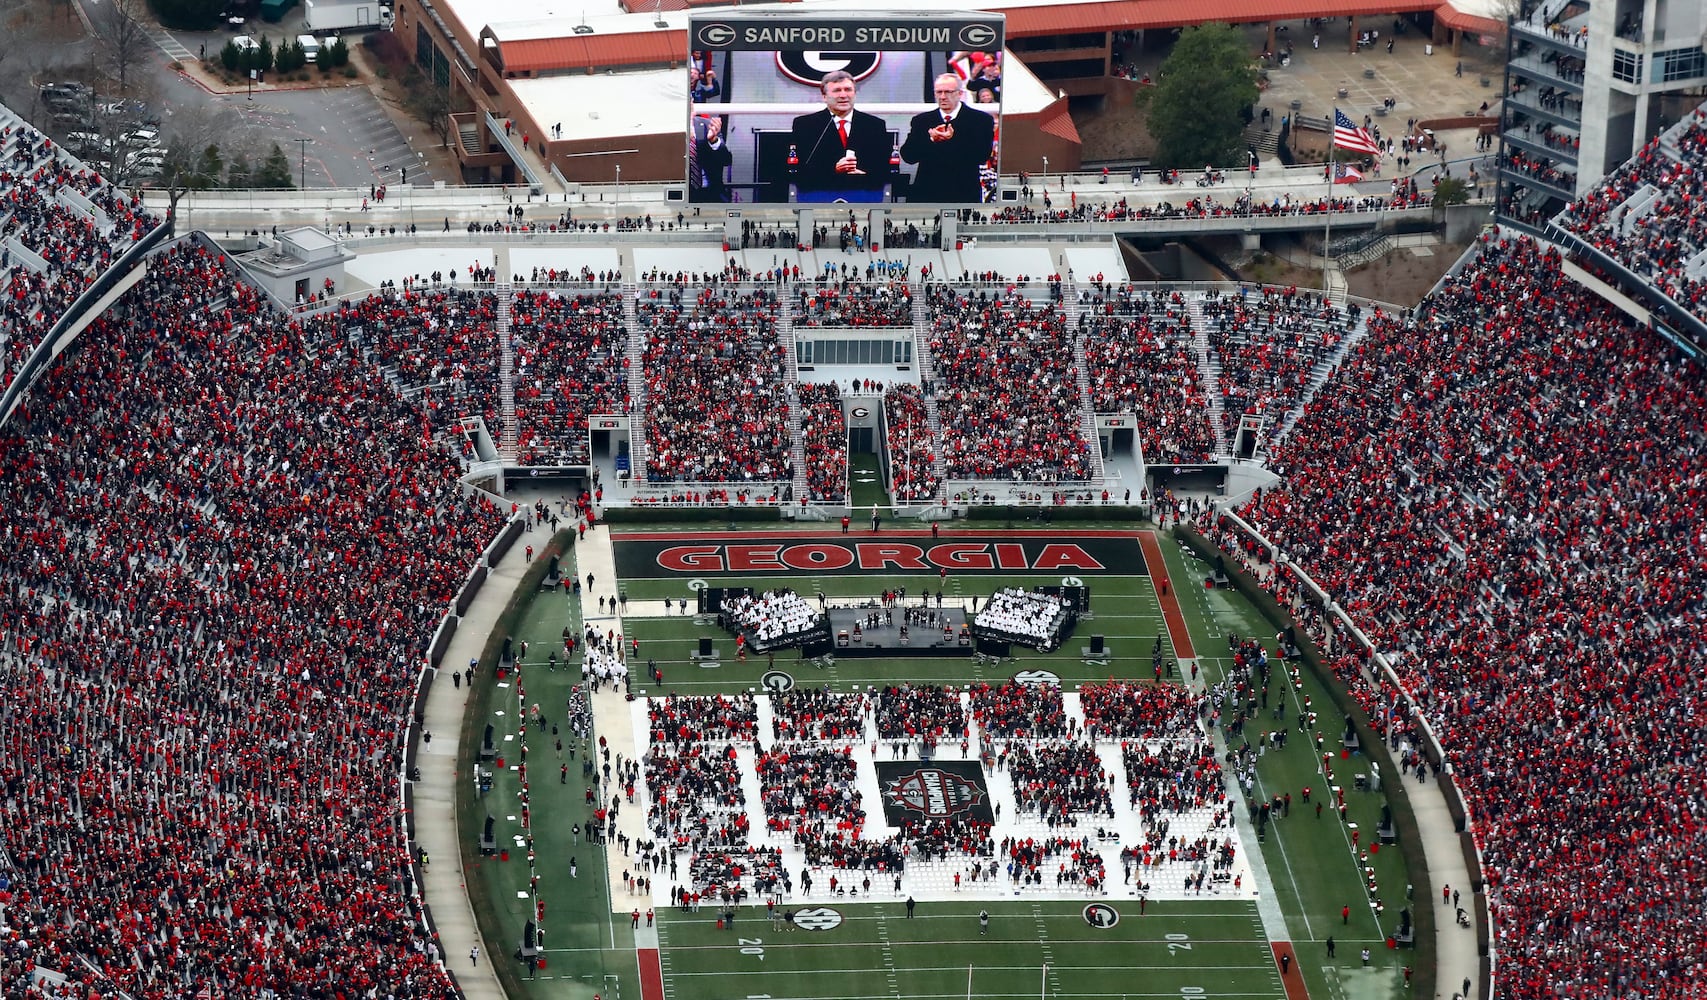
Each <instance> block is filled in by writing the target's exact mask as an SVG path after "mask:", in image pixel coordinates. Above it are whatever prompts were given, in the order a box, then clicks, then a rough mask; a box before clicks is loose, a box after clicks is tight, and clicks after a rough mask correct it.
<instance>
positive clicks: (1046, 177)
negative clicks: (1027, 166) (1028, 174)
mask: <svg viewBox="0 0 1707 1000" xmlns="http://www.w3.org/2000/svg"><path fill="white" fill-rule="evenodd" d="M1043 190H1045V191H1047V190H1049V157H1047V156H1045V157H1044V158H1043Z"/></svg>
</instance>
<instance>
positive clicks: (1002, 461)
mask: <svg viewBox="0 0 1707 1000" xmlns="http://www.w3.org/2000/svg"><path fill="white" fill-rule="evenodd" d="M928 297H929V303H930V311H931V343H930V348H931V354H932V356H933V367H934V371H935V376H936V377H935V386H934V389H935V395H936V400H937V416H938V418H939V420H940V422H941V424H942V449H943V457H944V459H945V461H946V463H947V470H948V476H949V478H951V479H1021V480H1029V481H1041V482H1058V481H1072V480H1082V479H1085V478H1087V477H1088V476H1089V475H1090V472H1091V462H1090V450H1089V449H1090V445H1089V444H1088V443H1087V442H1086V440H1085V434H1084V429H1085V428H1084V405H1083V404H1084V401H1083V398H1082V397H1081V395H1080V392H1079V384H1078V376H1077V372H1076V359H1075V356H1074V351H1073V343H1072V340H1071V338H1070V337H1069V336H1068V333H1067V329H1066V318H1065V315H1064V314H1063V313H1062V311H1061V309H1060V308H1059V305H1058V304H1057V303H1055V302H1053V301H1046V302H1036V301H1033V300H1032V299H1030V298H1027V297H1026V296H1024V295H1023V294H1020V293H1019V292H1018V291H1012V292H1006V291H1004V292H999V293H996V294H992V293H991V292H988V291H980V292H975V293H972V292H966V291H963V290H960V289H956V288H953V287H952V286H948V285H940V284H933V285H931V286H930V290H929V292H928Z"/></svg>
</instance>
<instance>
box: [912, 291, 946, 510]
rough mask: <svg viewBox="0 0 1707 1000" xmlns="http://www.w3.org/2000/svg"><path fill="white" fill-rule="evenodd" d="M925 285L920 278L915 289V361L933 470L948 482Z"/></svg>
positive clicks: (938, 479)
mask: <svg viewBox="0 0 1707 1000" xmlns="http://www.w3.org/2000/svg"><path fill="white" fill-rule="evenodd" d="M928 298H929V296H928V295H927V294H926V285H925V283H924V282H920V283H919V286H918V288H917V289H916V290H915V291H914V292H913V363H914V365H915V366H916V367H917V368H918V370H919V389H920V394H921V395H922V396H923V397H924V401H925V423H926V425H927V426H929V427H930V429H931V454H933V455H935V456H936V458H935V459H934V460H933V461H932V462H931V472H933V473H934V474H935V475H936V480H937V482H939V483H943V484H946V483H947V482H948V458H947V457H946V456H945V455H944V454H943V447H942V417H941V416H940V415H939V414H938V412H937V408H936V387H935V386H934V385H932V384H931V383H932V382H934V381H935V380H936V366H935V365H934V363H933V359H932V357H931V307H930V303H929V302H928V301H926V300H927V299H928Z"/></svg>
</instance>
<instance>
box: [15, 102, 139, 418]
mask: <svg viewBox="0 0 1707 1000" xmlns="http://www.w3.org/2000/svg"><path fill="white" fill-rule="evenodd" d="M159 224H160V220H159V219H157V218H155V217H154V216H152V215H150V214H148V213H147V212H146V211H144V210H143V208H142V205H141V202H139V201H137V200H136V199H134V198H131V197H129V196H127V195H125V194H123V193H122V192H120V191H118V190H117V189H116V188H114V187H113V186H112V185H110V184H108V183H107V182H106V181H104V180H102V178H101V177H100V175H98V174H96V173H94V172H93V171H91V170H88V169H86V168H84V167H83V166H82V165H81V164H79V163H77V161H76V160H75V159H74V158H72V157H70V156H68V155H67V154H66V153H65V152H64V151H63V150H61V149H60V148H59V147H57V146H55V145H54V144H53V142H52V141H50V140H49V139H47V138H46V137H45V136H43V135H42V134H41V133H40V132H37V131H36V130H35V129H33V128H31V127H30V126H29V125H27V124H25V123H24V122H22V121H20V120H19V119H18V118H17V117H16V116H15V115H13V114H12V113H11V112H10V111H8V110H6V109H4V108H0V245H4V252H3V256H4V262H3V263H0V276H3V278H4V281H5V284H4V287H3V288H0V293H3V294H0V302H3V303H4V306H3V309H0V363H3V365H4V368H3V370H0V388H4V387H5V386H6V385H9V384H10V383H11V381H12V379H13V378H14V377H15V376H16V374H17V371H18V368H19V366H20V365H21V364H22V363H23V361H24V359H25V358H26V357H27V356H28V355H29V352H30V351H31V350H32V349H34V347H35V346H36V343H37V342H38V341H39V339H40V336H41V335H42V334H44V333H46V332H47V331H48V330H50V329H52V328H53V325H54V324H55V323H56V322H58V321H59V318H60V317H61V316H62V315H63V314H64V313H65V310H66V309H67V308H69V307H70V306H71V304H72V303H73V302H74V301H75V300H76V298H77V296H78V295H81V294H82V293H83V291H84V289H86V288H88V287H89V285H90V284H91V283H93V282H94V280H95V279H96V278H97V277H99V276H100V274H101V272H102V271H104V270H105V269H106V267H107V265H108V264H110V263H111V262H112V261H113V260H115V259H116V258H118V257H119V256H120V255H121V254H123V253H124V252H125V251H126V250H127V249H129V248H130V247H131V246H132V245H134V244H135V243H136V241H137V240H139V239H141V238H142V237H143V236H144V235H146V234H147V233H148V232H149V231H150V230H152V229H153V228H154V227H155V226H157V225H159ZM12 244H16V246H17V247H18V248H19V252H17V253H14V252H13V247H12Z"/></svg>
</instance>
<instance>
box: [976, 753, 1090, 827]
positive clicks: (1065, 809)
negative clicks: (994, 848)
mask: <svg viewBox="0 0 1707 1000" xmlns="http://www.w3.org/2000/svg"><path fill="white" fill-rule="evenodd" d="M1002 760H1003V761H1005V762H1006V766H1007V772H1008V775H1009V776H1010V777H1011V778H1012V779H1013V786H1014V801H1015V802H1016V803H1017V804H1018V806H1019V810H1020V812H1021V813H1030V812H1033V811H1035V812H1036V813H1037V815H1038V818H1039V819H1041V820H1043V822H1044V823H1045V824H1047V825H1049V826H1052V827H1053V826H1072V825H1073V824H1075V823H1077V822H1078V821H1079V820H1080V819H1081V818H1084V817H1087V816H1106V817H1108V818H1110V819H1112V818H1113V817H1114V801H1113V799H1112V798H1110V796H1109V792H1108V786H1109V782H1110V781H1111V780H1112V779H1111V778H1110V777H1109V774H1108V772H1107V771H1105V770H1104V769H1103V766H1102V758H1101V757H1100V756H1098V755H1097V752H1096V748H1095V747H1093V746H1091V745H1090V744H1089V743H1077V742H1062V743H1037V744H1035V745H1033V744H1031V743H1028V742H1024V741H1015V742H1013V743H1011V744H1009V745H1008V746H1007V748H1006V750H1005V752H1004V753H1003V754H1002Z"/></svg>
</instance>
